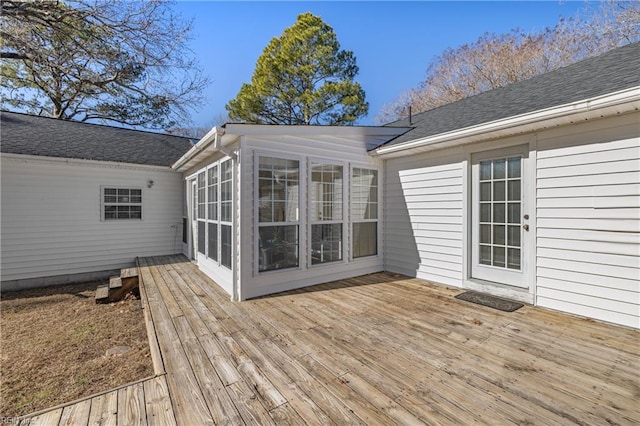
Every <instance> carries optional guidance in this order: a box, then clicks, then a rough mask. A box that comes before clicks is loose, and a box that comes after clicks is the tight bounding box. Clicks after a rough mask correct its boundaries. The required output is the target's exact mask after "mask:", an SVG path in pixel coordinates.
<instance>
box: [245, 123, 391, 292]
mask: <svg viewBox="0 0 640 426" xmlns="http://www.w3.org/2000/svg"><path fill="white" fill-rule="evenodd" d="M375 143H377V142H376V141H375V140H372V139H369V138H367V137H358V138H353V137H350V138H346V137H344V138H343V137H340V136H339V135H338V136H336V135H331V136H330V135H308V136H296V137H292V136H285V135H281V136H271V135H270V136H243V137H242V141H241V154H240V156H241V176H242V178H241V183H240V186H241V188H240V191H241V197H240V200H241V201H240V203H241V205H240V213H241V214H240V229H241V230H242V232H241V235H240V247H239V250H240V253H241V254H240V257H241V258H242V263H241V265H240V267H241V272H240V273H241V279H240V282H241V298H242V299H247V298H252V297H257V296H261V295H265V294H270V293H275V292H279V291H285V290H290V289H294V288H300V287H305V286H309V285H314V284H319V283H323V282H328V281H331V280H337V279H343V278H347V277H353V276H358V275H362V274H367V273H371V272H377V271H382V270H383V262H382V258H383V256H382V252H383V238H382V228H383V227H382V225H383V220H382V217H381V216H382V209H381V205H382V203H380V207H379V220H378V255H377V256H370V257H363V258H358V259H354V260H349V261H346V259H345V261H338V262H332V263H327V264H322V265H313V266H311V265H310V264H309V263H310V262H309V261H308V257H307V253H308V247H309V245H310V242H309V241H308V240H309V238H310V236H309V235H310V234H309V232H310V231H309V230H308V224H309V222H308V220H307V213H308V208H309V207H308V197H307V186H308V185H307V183H308V176H307V174H308V169H307V165H308V161H310V160H312V161H321V160H326V161H328V162H336V161H337V162H341V163H342V164H343V166H344V167H345V170H347V172H348V170H349V166H350V165H353V166H356V167H364V168H368V167H369V168H374V169H378V180H379V182H378V184H379V188H378V190H379V193H378V199H379V200H382V185H381V182H382V181H383V172H382V162H381V161H380V160H378V159H375V158H373V157H371V156H369V155H368V154H367V149H368V148H370V147H371V146H373V145H374V144H375ZM256 153H259V155H265V156H273V157H278V156H284V157H285V158H289V157H291V158H297V159H299V160H300V162H301V179H300V188H301V192H300V200H301V203H300V213H299V217H300V241H299V242H300V259H299V267H298V268H292V269H285V270H280V271H269V272H264V273H258V272H257V267H256V261H255V259H256V253H255V245H256V242H255V241H256V234H255V233H256V232H257V230H256V229H255V222H254V215H256V214H257V212H256V211H255V205H254V201H255V200H254V197H255V193H254V187H253V186H254V159H255V155H256ZM303 173H304V174H303ZM349 190H350V188H348V185H345V191H347V201H348V200H349ZM344 213H345V215H346V216H345V219H347V218H348V214H349V203H347V205H346V206H345V209H344ZM345 223H348V222H347V221H346V220H345ZM344 229H345V234H343V242H344V244H346V248H347V249H346V258H347V259H350V256H351V253H350V249H351V240H350V230H349V227H348V226H347V227H346V228H344Z"/></svg>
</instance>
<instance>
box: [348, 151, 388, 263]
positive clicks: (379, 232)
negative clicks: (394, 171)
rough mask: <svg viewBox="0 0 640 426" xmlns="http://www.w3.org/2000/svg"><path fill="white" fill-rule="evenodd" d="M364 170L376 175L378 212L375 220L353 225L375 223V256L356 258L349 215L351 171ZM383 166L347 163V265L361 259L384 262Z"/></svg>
mask: <svg viewBox="0 0 640 426" xmlns="http://www.w3.org/2000/svg"><path fill="white" fill-rule="evenodd" d="M354 168H355V169H365V170H375V171H376V173H377V177H378V188H377V189H378V200H377V205H378V211H377V214H376V219H363V220H359V221H357V222H355V223H376V224H377V225H376V234H377V235H376V254H372V255H369V256H358V257H354V256H353V224H354V221H353V215H352V214H351V212H352V202H353V197H352V194H351V193H352V189H353V169H354ZM381 169H384V166H383V167H382V168H381V167H378V166H372V165H370V164H364V163H359V162H351V163H349V182H348V184H349V185H348V188H349V189H348V191H349V193H348V199H349V205H348V214H347V216H348V221H347V228H348V233H349V238H348V244H349V247H348V258H347V260H348V262H349V263H353V262H358V261H360V260H363V259H372V258H376V257H377V258H380V259H382V260H383V261H384V259H383V256H382V238H383V229H382V222H383V221H382V214H383V208H382V207H383V206H382V204H383V201H382V196H383V194H382V189H383V187H384V182H383V175H384V173H383V170H381Z"/></svg>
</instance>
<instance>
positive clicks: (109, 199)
mask: <svg viewBox="0 0 640 426" xmlns="http://www.w3.org/2000/svg"><path fill="white" fill-rule="evenodd" d="M102 206H103V216H102V217H103V218H104V220H117V219H142V189H138V188H133V189H132V188H102Z"/></svg>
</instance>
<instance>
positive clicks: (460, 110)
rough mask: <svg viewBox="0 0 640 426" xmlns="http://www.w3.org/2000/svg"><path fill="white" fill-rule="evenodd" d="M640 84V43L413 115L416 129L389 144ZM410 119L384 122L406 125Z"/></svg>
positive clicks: (392, 124) (388, 144)
mask: <svg viewBox="0 0 640 426" xmlns="http://www.w3.org/2000/svg"><path fill="white" fill-rule="evenodd" d="M635 86H640V43H633V44H629V45H627V46H624V47H620V48H617V49H614V50H611V51H609V52H606V53H604V54H602V55H600V56H596V57H593V58H590V59H585V60H583V61H580V62H576V63H574V64H572V65H568V66H566V67H563V68H560V69H557V70H555V71H551V72H549V73H546V74H542V75H539V76H536V77H533V78H531V79H529V80H525V81H521V82H518V83H514V84H511V85H509V86H505V87H501V88H498V89H494V90H490V91H488V92H484V93H481V94H479V95H475V96H472V97H469V98H466V99H462V100H460V101H457V102H453V103H450V104H447V105H444V106H441V107H439V108H435V109H432V110H429V111H425V112H423V113H420V114H416V115H414V116H413V120H412V122H413V126H414V129H413V130H410V131H408V132H407V133H405V134H403V135H401V136H399V137H397V138H395V139H393V140H391V141H390V142H387V143H386V144H385V146H391V145H397V144H400V143H403V142H409V141H412V140H416V139H422V138H425V137H429V136H434V135H438V134H441V133H446V132H450V131H454V130H458V129H463V128H465V127H469V126H474V125H479V124H482V123H487V122H491V121H494V120H499V119H503V118H507V117H513V116H516V115H520V114H525V113H529V112H533V111H538V110H542V109H545V108H551V107H554V106H558V105H563V104H568V103H571V102H576V101H581V100H584V99H588V98H592V97H596V96H600V95H605V94H608V93H613V92H617V91H620V90H623V89H629V88H632V87H635ZM408 125H409V121H408V119H403V120H399V121H395V122H393V123H389V124H387V126H408Z"/></svg>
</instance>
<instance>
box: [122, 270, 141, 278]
mask: <svg viewBox="0 0 640 426" xmlns="http://www.w3.org/2000/svg"><path fill="white" fill-rule="evenodd" d="M132 277H136V278H137V277H138V268H124V269H121V270H120V278H132Z"/></svg>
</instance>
